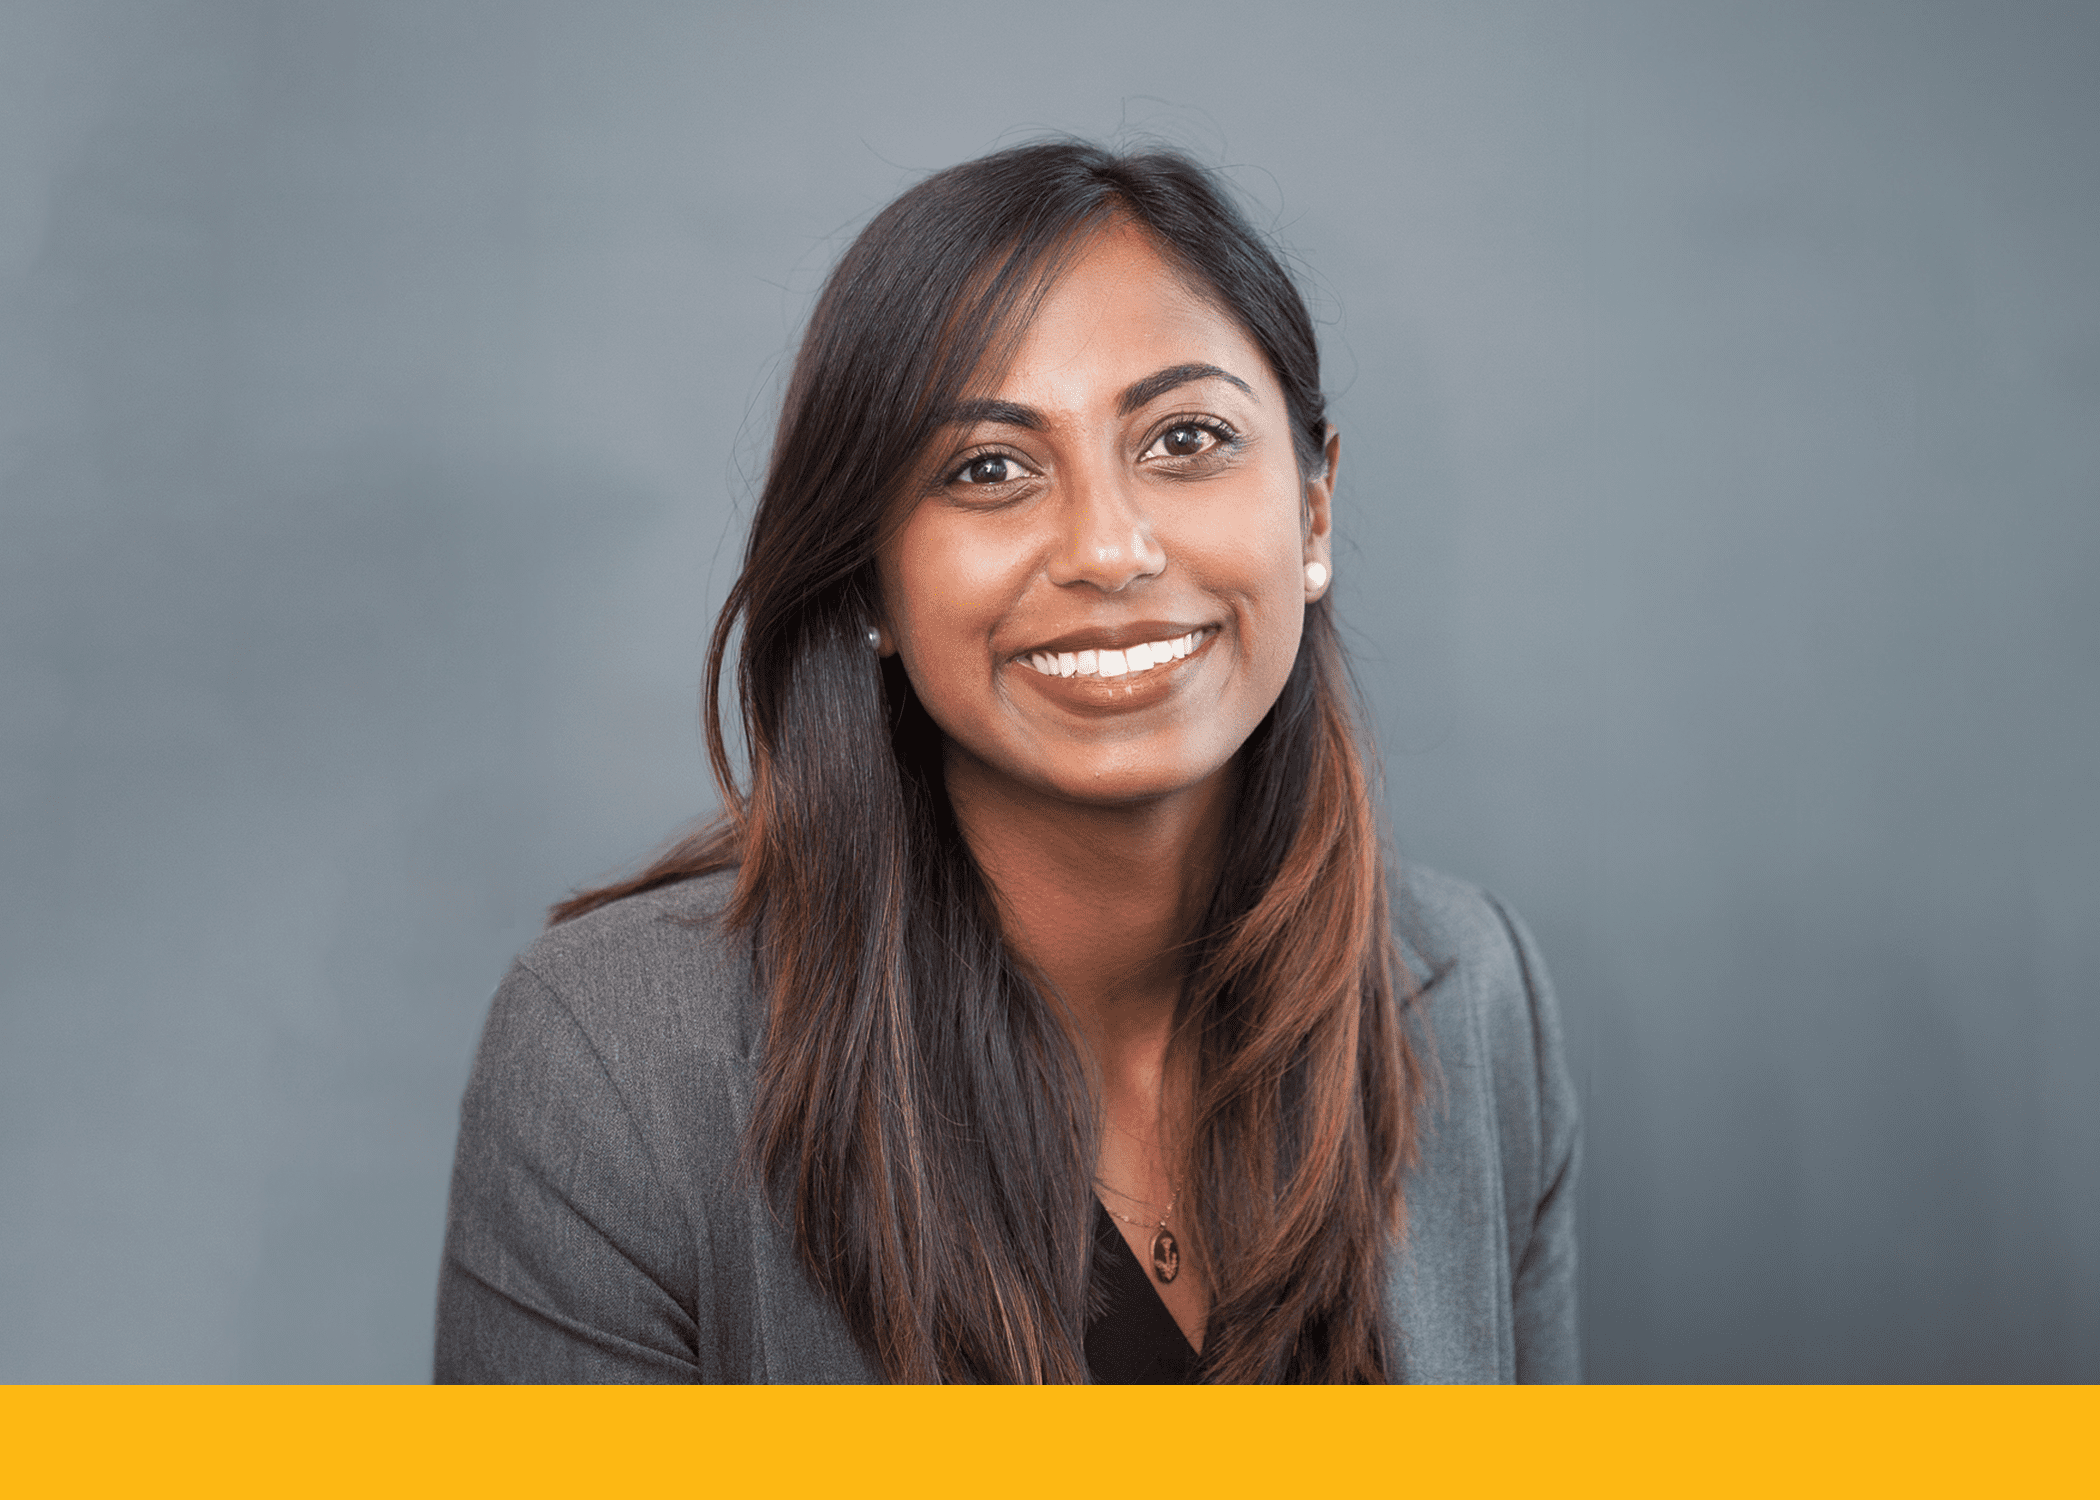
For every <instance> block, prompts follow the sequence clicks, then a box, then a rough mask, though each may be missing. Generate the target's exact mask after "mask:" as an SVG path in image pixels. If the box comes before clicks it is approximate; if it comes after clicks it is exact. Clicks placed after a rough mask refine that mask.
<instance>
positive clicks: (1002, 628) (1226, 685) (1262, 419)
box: [877, 224, 1335, 804]
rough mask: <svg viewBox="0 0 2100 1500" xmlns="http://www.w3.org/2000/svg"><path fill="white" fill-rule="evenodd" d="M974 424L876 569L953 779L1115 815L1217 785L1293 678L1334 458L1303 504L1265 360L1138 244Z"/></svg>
mask: <svg viewBox="0 0 2100 1500" xmlns="http://www.w3.org/2000/svg"><path fill="white" fill-rule="evenodd" d="M964 407H965V409H964V410H963V411H962V412H961V413H960V414H959V420H957V421H956V422H955V423H953V424H952V425H951V426H950V427H949V428H948V429H947V430H946V431H945V432H944V434H943V435H942V436H941V437H939V438H937V439H936V440H935V447H934V450H933V454H932V457H933V458H934V459H935V460H937V462H936V463H935V464H934V466H933V467H932V468H931V470H930V471H929V477H928V479H927V481H926V484H925V487H924V489H923V491H922V493H921V495H920V498H918V499H917V500H916V502H915V503H914V505H913V508H912V510H911V512H910V514H909V515H908V517H907V518H906V519H905V521H904V524H903V526H902V528H901V529H900V530H899V531H898V532H897V534H896V535H894V536H893V537H892V538H891V540H890V542H889V543H888V545H887V546H885V547H884V548H883V550H882V552H881V554H880V556H879V557H878V559H877V569H878V574H879V577H880V582H881V589H882V602H883V613H884V618H883V620H882V622H881V623H882V632H883V649H885V650H891V649H894V650H895V651H896V652H897V653H898V654H899V655H900V656H901V657H902V659H903V663H904V668H905V670H906V672H907V673H909V674H910V677H911V681H912V686H913V687H914V688H915V689H916V690H917V692H918V695H919V697H920V699H921V700H922V701H923V702H924V703H925V706H926V710H927V712H928V713H929V714H931V715H932V717H933V720H934V722H935V723H936V724H938V725H939V726H940V727H941V729H942V730H943V731H944V732H945V733H946V735H947V736H948V739H949V741H950V755H951V757H952V758H958V757H959V758H961V759H962V760H964V761H965V762H967V763H968V764H967V766H966V767H965V766H957V765H956V764H955V761H954V759H951V776H953V775H954V774H955V773H956V772H957V771H958V770H963V769H967V771H968V772H970V773H971V776H972V780H973V781H974V782H976V783H977V784H978V785H979V786H982V785H984V784H985V783H986V782H987V781H988V780H989V781H990V782H993V783H1000V782H1003V783H1006V784H1008V785H1009V786H1010V787H1013V788H1015V789H1021V788H1025V789H1027V790H1028V791H1030V792H1033V793H1037V794H1049V795H1051V796H1054V797H1058V798H1063V799H1071V800H1077V801H1083V802H1089V803H1096V804H1118V803H1134V802H1139V801H1143V800H1146V799H1151V798H1158V797H1162V796H1167V795H1171V794H1173V793H1175V792H1179V791H1185V790H1189V789H1192V788H1194V787H1197V786H1200V785H1201V784H1203V783H1204V782H1205V781H1206V780H1208V779H1209V778H1211V777H1213V776H1215V775H1216V774H1217V773H1218V772H1219V771H1220V770H1221V769H1222V768H1223V767H1225V766H1226V765H1227V763H1228V762H1230V760H1231V759H1232V757H1233V755H1234V754H1235V752H1237V751H1238V749H1239V748H1240V746H1241V745H1242V744H1243V743H1245V741H1246V739H1247V736H1248V735H1249V734H1250V733H1252V732H1253V730H1254V727H1255V725H1257V724H1258V723H1260V722H1261V719H1262V717H1263V715H1265V714H1266V713H1267V712H1268V711H1269V709H1270V707H1271V705H1273V704H1274V703H1275V701H1276V698H1277V695H1278V694H1279V693H1280V692H1281V691H1282V690H1283V683H1284V679H1285V678H1286V677H1287V676H1288V675H1289V674H1290V670H1291V665H1292V663H1293V661H1294V660H1295V659H1296V656H1297V651H1298V638H1299V634H1300V632H1301V631H1302V629H1303V628H1304V621H1305V605H1306V602H1307V601H1308V600H1309V599H1312V598H1315V597H1317V596H1318V594H1319V592H1320V589H1318V588H1316V587H1313V586H1311V585H1310V584H1309V583H1308V580H1307V576H1306V565H1307V564H1308V563H1312V562H1317V563H1320V564H1321V565H1322V568H1323V569H1324V568H1325V567H1326V565H1327V563H1328V514H1329V506H1328V502H1329V498H1330V496H1331V494H1332V491H1333V482H1334V481H1333V474H1334V458H1335V443H1334V441H1333V440H1332V439H1330V440H1329V443H1328V464H1327V472H1326V473H1325V474H1323V475H1322V476H1321V477H1320V478H1318V479H1316V480H1314V481H1312V482H1311V483H1307V482H1306V481H1305V480H1304V479H1303V478H1302V477H1301V475H1300V474H1299V472H1298V465H1297V460H1296V457H1295V455H1294V453H1293V451H1292V447H1291V433H1290V423H1289V416H1288V414H1287V412H1286V410H1285V407H1284V400H1283V392H1282V389H1281V388H1280V387H1279V386H1278V385H1277V383H1276V378H1275V376H1274V375H1273V374H1272V373H1271V372H1270V370H1269V366H1268V362H1267V360H1266V359H1264V358H1263V356H1262V353H1261V351H1260V349H1259V348H1258V347H1257V346H1256V345H1255V344H1254V342H1253V341H1252V340H1251V339H1250V338H1249V337H1248V336H1247V335H1246V333H1244V332H1243V331H1242V330H1241V328H1240V326H1239V324H1238V323H1237V322H1235V321H1234V320H1233V318H1232V317H1231V316H1230V315H1229V314H1227V313H1226V312H1225V311H1223V310H1222V309H1221V308H1219V307H1218V306H1217V305H1216V304H1215V303H1213V302H1212V301H1211V300H1210V299H1208V298H1207V297H1205V296H1204V295H1202V294H1200V293H1199V292H1197V291H1195V290H1193V289H1192V288H1191V287H1190V286H1189V285H1188V283H1187V282H1186V281H1185V280H1184V279H1183V278H1182V277H1181V276H1179V275H1177V274H1176V272H1175V271H1174V270H1173V269H1172V268H1171V267H1170V266H1169V265H1168V264H1167V262H1166V261H1165V260H1163V259H1162V258H1161V256H1160V255H1159V253H1158V252H1157V251H1156V250H1154V249H1153V247H1152V244H1151V242H1150V241H1149V240H1148V239H1147V238H1146V237H1145V236H1144V234H1143V233H1142V232H1140V231H1138V230H1137V229H1135V228H1132V227H1130V226H1128V225H1127V224H1117V225H1113V226H1111V227H1109V228H1107V229H1105V230H1103V231H1102V232H1101V233H1099V234H1098V235H1096V236H1095V238H1094V239H1093V240H1092V242H1091V243H1090V245H1089V246H1088V247H1087V248H1086V249H1085V250H1084V252H1083V253H1082V254H1081V256H1080V257H1079V259H1078V260H1077V261H1076V263H1075V264H1073V265H1072V266H1071V268H1070V269H1069V270H1068V271H1067V272H1066V273H1065V274H1064V276H1063V277H1062V278H1061V279H1060V280H1059V281H1058V282H1057V283H1056V284H1055V285H1054V286H1053V287H1052V288H1051V289H1050V291H1049V293H1048V295H1047V296H1046V297H1045V298H1044V299H1043V302H1042V304H1041V308H1040V311H1039V312H1038V314H1037V316H1036V318H1035V321H1034V323H1033V324H1032V325H1031V326H1030V327H1029V329H1028V331H1027V333H1026V336H1025V337H1024V338H1023V339H1022V341H1021V343H1020V347H1019V348H1018V350H1017V351H1016V353H1015V355H1014V358H1013V360H1012V362H1011V364H1010V365H1009V366H1008V367H1007V368H1006V370H1005V371H1004V372H1003V373H1002V374H1001V375H1000V376H999V377H998V378H997V380H996V381H995V382H993V383H992V386H991V387H990V388H988V389H984V390H981V391H979V392H977V393H975V396H974V399H972V400H970V401H968V402H966V403H964ZM1320 576H1322V577H1323V578H1324V573H1322V574H1321V575H1320Z"/></svg>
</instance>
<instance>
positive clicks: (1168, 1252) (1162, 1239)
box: [1152, 1229, 1181, 1286]
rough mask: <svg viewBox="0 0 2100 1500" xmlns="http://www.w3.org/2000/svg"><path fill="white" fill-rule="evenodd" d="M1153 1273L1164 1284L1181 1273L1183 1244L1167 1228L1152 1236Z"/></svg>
mask: <svg viewBox="0 0 2100 1500" xmlns="http://www.w3.org/2000/svg"><path fill="white" fill-rule="evenodd" d="M1152 1274H1153V1275H1154V1276H1157V1277H1158V1278H1159V1280H1160V1284H1161V1285H1162V1286H1164V1285H1165V1284H1166V1283H1167V1282H1170V1281H1172V1280H1173V1279H1174V1278H1175V1277H1177V1276H1179V1275H1180V1274H1181V1246H1179V1245H1177V1244H1175V1243H1174V1236H1173V1235H1172V1234H1171V1233H1170V1232H1168V1231H1167V1230H1165V1229H1161V1230H1160V1231H1159V1233H1157V1234H1155V1235H1154V1236H1152Z"/></svg>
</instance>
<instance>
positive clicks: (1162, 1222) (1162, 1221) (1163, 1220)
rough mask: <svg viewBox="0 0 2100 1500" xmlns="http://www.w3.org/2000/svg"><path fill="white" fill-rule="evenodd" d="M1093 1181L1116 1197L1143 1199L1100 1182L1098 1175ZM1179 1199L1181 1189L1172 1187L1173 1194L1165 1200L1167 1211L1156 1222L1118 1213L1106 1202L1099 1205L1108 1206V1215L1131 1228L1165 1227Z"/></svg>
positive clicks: (1142, 1200) (1132, 1199)
mask: <svg viewBox="0 0 2100 1500" xmlns="http://www.w3.org/2000/svg"><path fill="white" fill-rule="evenodd" d="M1094 1181H1095V1182H1096V1183H1097V1184H1099V1185H1100V1186H1102V1187H1105V1188H1108V1190H1109V1191H1110V1192H1111V1193H1114V1194H1115V1195H1116V1196H1117V1197H1118V1198H1128V1199H1129V1200H1130V1201H1131V1202H1132V1203H1143V1202H1144V1201H1145V1200H1144V1199H1142V1198H1139V1197H1137V1196H1135V1195H1134V1194H1131V1193H1126V1192H1124V1191H1122V1190H1121V1189H1120V1188H1112V1187H1108V1184H1107V1183H1105V1182H1102V1181H1101V1179H1100V1178H1098V1177H1096V1178H1095V1179H1094ZM1180 1201H1181V1189H1180V1188H1176V1189H1174V1196H1173V1197H1171V1198H1169V1199H1168V1200H1167V1211H1166V1212H1165V1213H1163V1214H1161V1215H1160V1216H1159V1222H1158V1223H1157V1224H1154V1223H1152V1222H1150V1221H1149V1220H1145V1219H1133V1218H1130V1217H1129V1216H1127V1215H1125V1214H1119V1213H1117V1212H1116V1211H1115V1210H1114V1209H1112V1208H1108V1205H1107V1204H1106V1203H1104V1204H1102V1205H1101V1206H1102V1207H1103V1208H1108V1216H1109V1217H1110V1218H1111V1219H1118V1220H1121V1221H1122V1222H1123V1223H1125V1224H1128V1225H1129V1226H1130V1227H1131V1228H1132V1229H1165V1228H1166V1227H1167V1220H1169V1219H1171V1218H1173V1217H1174V1205H1175V1204H1177V1203H1179V1202H1180Z"/></svg>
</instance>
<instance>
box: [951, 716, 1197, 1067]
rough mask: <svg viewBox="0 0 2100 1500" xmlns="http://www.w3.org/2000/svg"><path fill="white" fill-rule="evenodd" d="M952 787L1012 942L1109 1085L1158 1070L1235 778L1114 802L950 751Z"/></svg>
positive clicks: (972, 847) (961, 822)
mask: <svg viewBox="0 0 2100 1500" xmlns="http://www.w3.org/2000/svg"><path fill="white" fill-rule="evenodd" d="M947 772H948V795H949V800H950V801H951V802H952V803H953V804H954V807H955V817H956V822H957V823H958V824H959V825H960V826H961V829H962V835H963V838H964V840H965V841H966V842H967V843H968V844H969V846H970V852H971V853H972V854H973V855H974V856H975V857H976V859H977V863H978V866H979V868H981V869H982V870H983V871H984V875H985V879H986V880H987V881H988V882H989V883H990V885H991V887H992V892H993V895H994V896H995V898H996V899H997V901H998V904H999V912H1000V920H1001V923H1002V925H1003V926H1004V928H1005V932H1006V937H1007V941H1008V943H1009V944H1010V945H1011V946H1012V947H1013V949H1014V950H1015V952H1016V953H1017V954H1018V955H1019V956H1020V957H1021V958H1022V959H1023V960H1024V961H1026V962H1027V963H1029V964H1030V965H1032V966H1033V967H1034V968H1035V969H1036V970H1037V971H1039V972H1040V973H1041V974H1042V976H1043V977H1044V978H1045V979H1046V980H1048V981H1049V983H1050V984H1051V986H1052V987H1054V989H1055V990H1056V991H1057V993H1058V994H1059V995H1060V996H1061V997H1062V998H1063V1000H1064V1001H1065V1003H1066V1004H1067V1005H1068V1006H1070V1007H1071V1010H1072V1013H1073V1018H1074V1020H1075V1021H1076V1022H1077V1024H1078V1026H1079V1029H1080V1032H1081V1034H1082V1037H1083V1038H1084V1040H1085V1042H1086V1043H1087V1045H1088V1047H1089V1048H1090V1049H1091V1050H1092V1051H1093V1053H1094V1055H1095V1059H1096V1061H1097V1063H1098V1064H1099V1065H1100V1066H1101V1068H1102V1070H1103V1073H1104V1081H1105V1082H1107V1084H1108V1086H1109V1087H1110V1089H1111V1091H1112V1092H1113V1091H1115V1090H1116V1089H1117V1086H1118V1084H1119V1083H1120V1084H1124V1085H1126V1086H1127V1085H1128V1084H1132V1083H1137V1082H1139V1078H1138V1077H1134V1076H1132V1073H1133V1071H1134V1072H1135V1073H1136V1074H1138V1075H1149V1078H1150V1080H1151V1082H1152V1088H1151V1089H1148V1090H1146V1092H1154V1091H1155V1090H1156V1089H1157V1086H1158V1085H1157V1079H1158V1076H1159V1068H1160V1065H1161V1063H1162V1060H1163V1057H1164V1053H1165V1050H1166V1043H1167V1037H1168V1032H1169V1029H1170V1027H1171V1026H1172V1023H1173V1016H1174V1007H1175V1004H1176V1002H1177V1001H1178V999H1179V998H1180V994H1181V982H1182V977H1183V973H1184V970H1185V965H1186V958H1185V951H1184V947H1185V944H1186V943H1187V942H1188V940H1189V939H1190V938H1191V937H1192V936H1193V935H1194V933H1195V930H1196V924H1197V923H1198V922H1199V921H1200V920H1201V919H1202V915H1203V909H1204V907H1205V905H1206V904H1207V903H1208V901H1209V899H1210V893H1211V889H1212V886H1213V884H1214V882H1215V879H1216V875H1217V862H1218V857H1219V850H1220V847H1221V845H1222V842H1223V836H1224V829H1225V818H1226V812H1227V808H1228V806H1229V803H1230V798H1231V795H1232V789H1233V786H1234V784H1235V782H1236V780H1237V778H1236V776H1235V774H1234V768H1233V767H1231V766H1228V767H1226V768H1225V769H1224V770H1222V771H1220V772H1219V773H1218V774H1217V775H1215V776H1212V777H1210V778H1209V779H1208V780H1206V781H1204V782H1203V783H1201V784H1200V785H1198V786H1195V787H1191V788H1188V789H1187V790H1185V791H1181V792H1176V793H1171V794H1169V795H1167V796H1164V797H1158V798H1153V799H1149V800H1147V801H1144V802H1138V803H1131V804H1127V805H1122V806H1115V807H1098V806H1092V805H1088V804H1083V803H1074V802H1070V801H1067V800H1065V799H1063V798H1060V797H1056V796H1053V795H1050V794H1047V793H1041V792H1037V791H1034V790H1033V789H1030V788H1026V787H1019V786H1016V785H1015V784H1014V783H1012V782H1010V781H1007V780H1005V779H1004V778H1001V777H996V776H994V775H993V774H992V773H991V772H990V771H988V770H987V768H985V767H984V765H983V764H982V763H981V762H979V761H976V760H975V759H974V758H972V757H970V756H968V755H965V754H963V753H961V752H959V751H957V750H955V749H953V748H952V747H951V748H950V750H949V753H948V760H947Z"/></svg>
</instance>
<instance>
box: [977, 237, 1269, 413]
mask: <svg viewBox="0 0 2100 1500" xmlns="http://www.w3.org/2000/svg"><path fill="white" fill-rule="evenodd" d="M1185 364H1212V365H1217V366H1218V367H1219V368H1221V369H1225V370H1229V371H1231V372H1232V373H1233V374H1234V375H1237V376H1238V377H1239V378H1240V379H1242V380H1244V381H1246V382H1247V384H1248V385H1250V386H1252V387H1253V388H1254V391H1255V392H1256V395H1257V397H1258V398H1259V399H1262V400H1264V401H1274V402H1275V404H1276V405H1277V406H1279V407H1281V405H1282V404H1283V394H1282V390H1281V388H1280V387H1279V386H1278V385H1277V383H1276V379H1275V377H1274V375H1273V374H1272V373H1271V372H1270V370H1269V364H1268V360H1267V359H1266V358H1264V357H1263V355H1262V352H1261V349H1260V346H1259V345H1257V344H1256V343H1255V342H1254V340H1253V339H1252V338H1251V337H1250V336H1249V335H1248V333H1247V331H1246V330H1245V329H1244V328H1243V327H1241V325H1240V321H1239V319H1238V318H1236V317H1234V316H1233V314H1232V313H1231V312H1230V311H1229V310H1228V309H1226V308H1225V307H1223V306H1222V305H1221V304H1220V303H1219V301H1218V299H1217V297H1216V296H1215V295H1214V294H1213V293H1212V292H1211V291H1210V290H1209V288H1207V287H1205V286H1203V285H1202V284H1201V283H1200V282H1198V281H1196V280H1195V279H1194V278H1192V277H1191V276H1190V275H1189V274H1188V273H1187V272H1186V271H1184V270H1182V269H1181V268H1180V267H1179V266H1177V265H1175V264H1174V263H1173V262H1172V261H1170V260H1169V259H1168V258H1167V257H1165V256H1164V255H1162V254H1161V253H1160V251H1159V250H1158V248H1157V247H1156V246H1155V245H1154V244H1153V242H1152V240H1151V238H1150V237H1149V236H1148V235H1146V234H1145V233H1144V232H1143V231H1142V230H1140V229H1138V228H1137V227H1136V226H1134V225H1132V224H1130V223H1129V222H1128V221H1121V220H1119V221H1112V222H1111V223H1109V224H1108V225H1106V226H1104V227H1103V228H1101V229H1099V230H1097V231H1095V232H1094V233H1093V234H1092V235H1090V236H1089V237H1088V239H1087V240H1086V241H1085V242H1084V243H1083V244H1082V245H1081V246H1079V247H1078V249H1077V251H1076V252H1075V254H1074V255H1073V257H1072V258H1071V260H1070V261H1069V262H1068V263H1067V264H1066V265H1065V266H1064V267H1063V269H1062V271H1061V273H1060V274H1059V275H1058V276H1057V277H1056V279H1055V280H1054V281H1052V282H1051V283H1050V285H1049V286H1048V287H1047V289H1046V290H1045V291H1044V292H1043V294H1042V296H1041V298H1040V300H1039V301H1038V302H1037V304H1036V307H1035V311H1034V316H1033V317H1032V318H1031V319H1030V321H1029V323H1028V325H1027V327H1026V328H1025V329H1023V330H1022V332H1021V335H1020V337H1019V338H1018V339H1017V340H1016V342H1015V344H1014V347H1013V350H1012V353H1011V355H1010V357H1009V359H1008V360H1007V362H1006V365H1005V368H1004V370H1003V371H1002V372H1001V373H1000V375H999V376H998V377H997V378H995V379H994V380H993V381H992V382H990V384H991V385H992V386H993V387H995V388H996V390H997V393H998V394H1000V395H1002V396H1008V397H1012V398H1015V399H1030V400H1031V404H1036V405H1052V406H1067V405H1079V404H1086V403H1087V402H1088V400H1089V398H1090V397H1094V396H1099V395H1102V394H1105V393H1106V392H1107V391H1108V390H1109V389H1110V388H1112V389H1113V390H1114V391H1118V392H1119V391H1121V390H1122V389H1123V388H1124V387H1126V386H1127V385H1129V384H1130V382H1131V381H1132V380H1134V379H1138V378H1142V377H1143V376H1145V375H1148V374H1151V373H1153V372H1154V371H1156V370H1162V369H1166V368H1169V367H1170V366H1174V365H1185Z"/></svg>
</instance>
